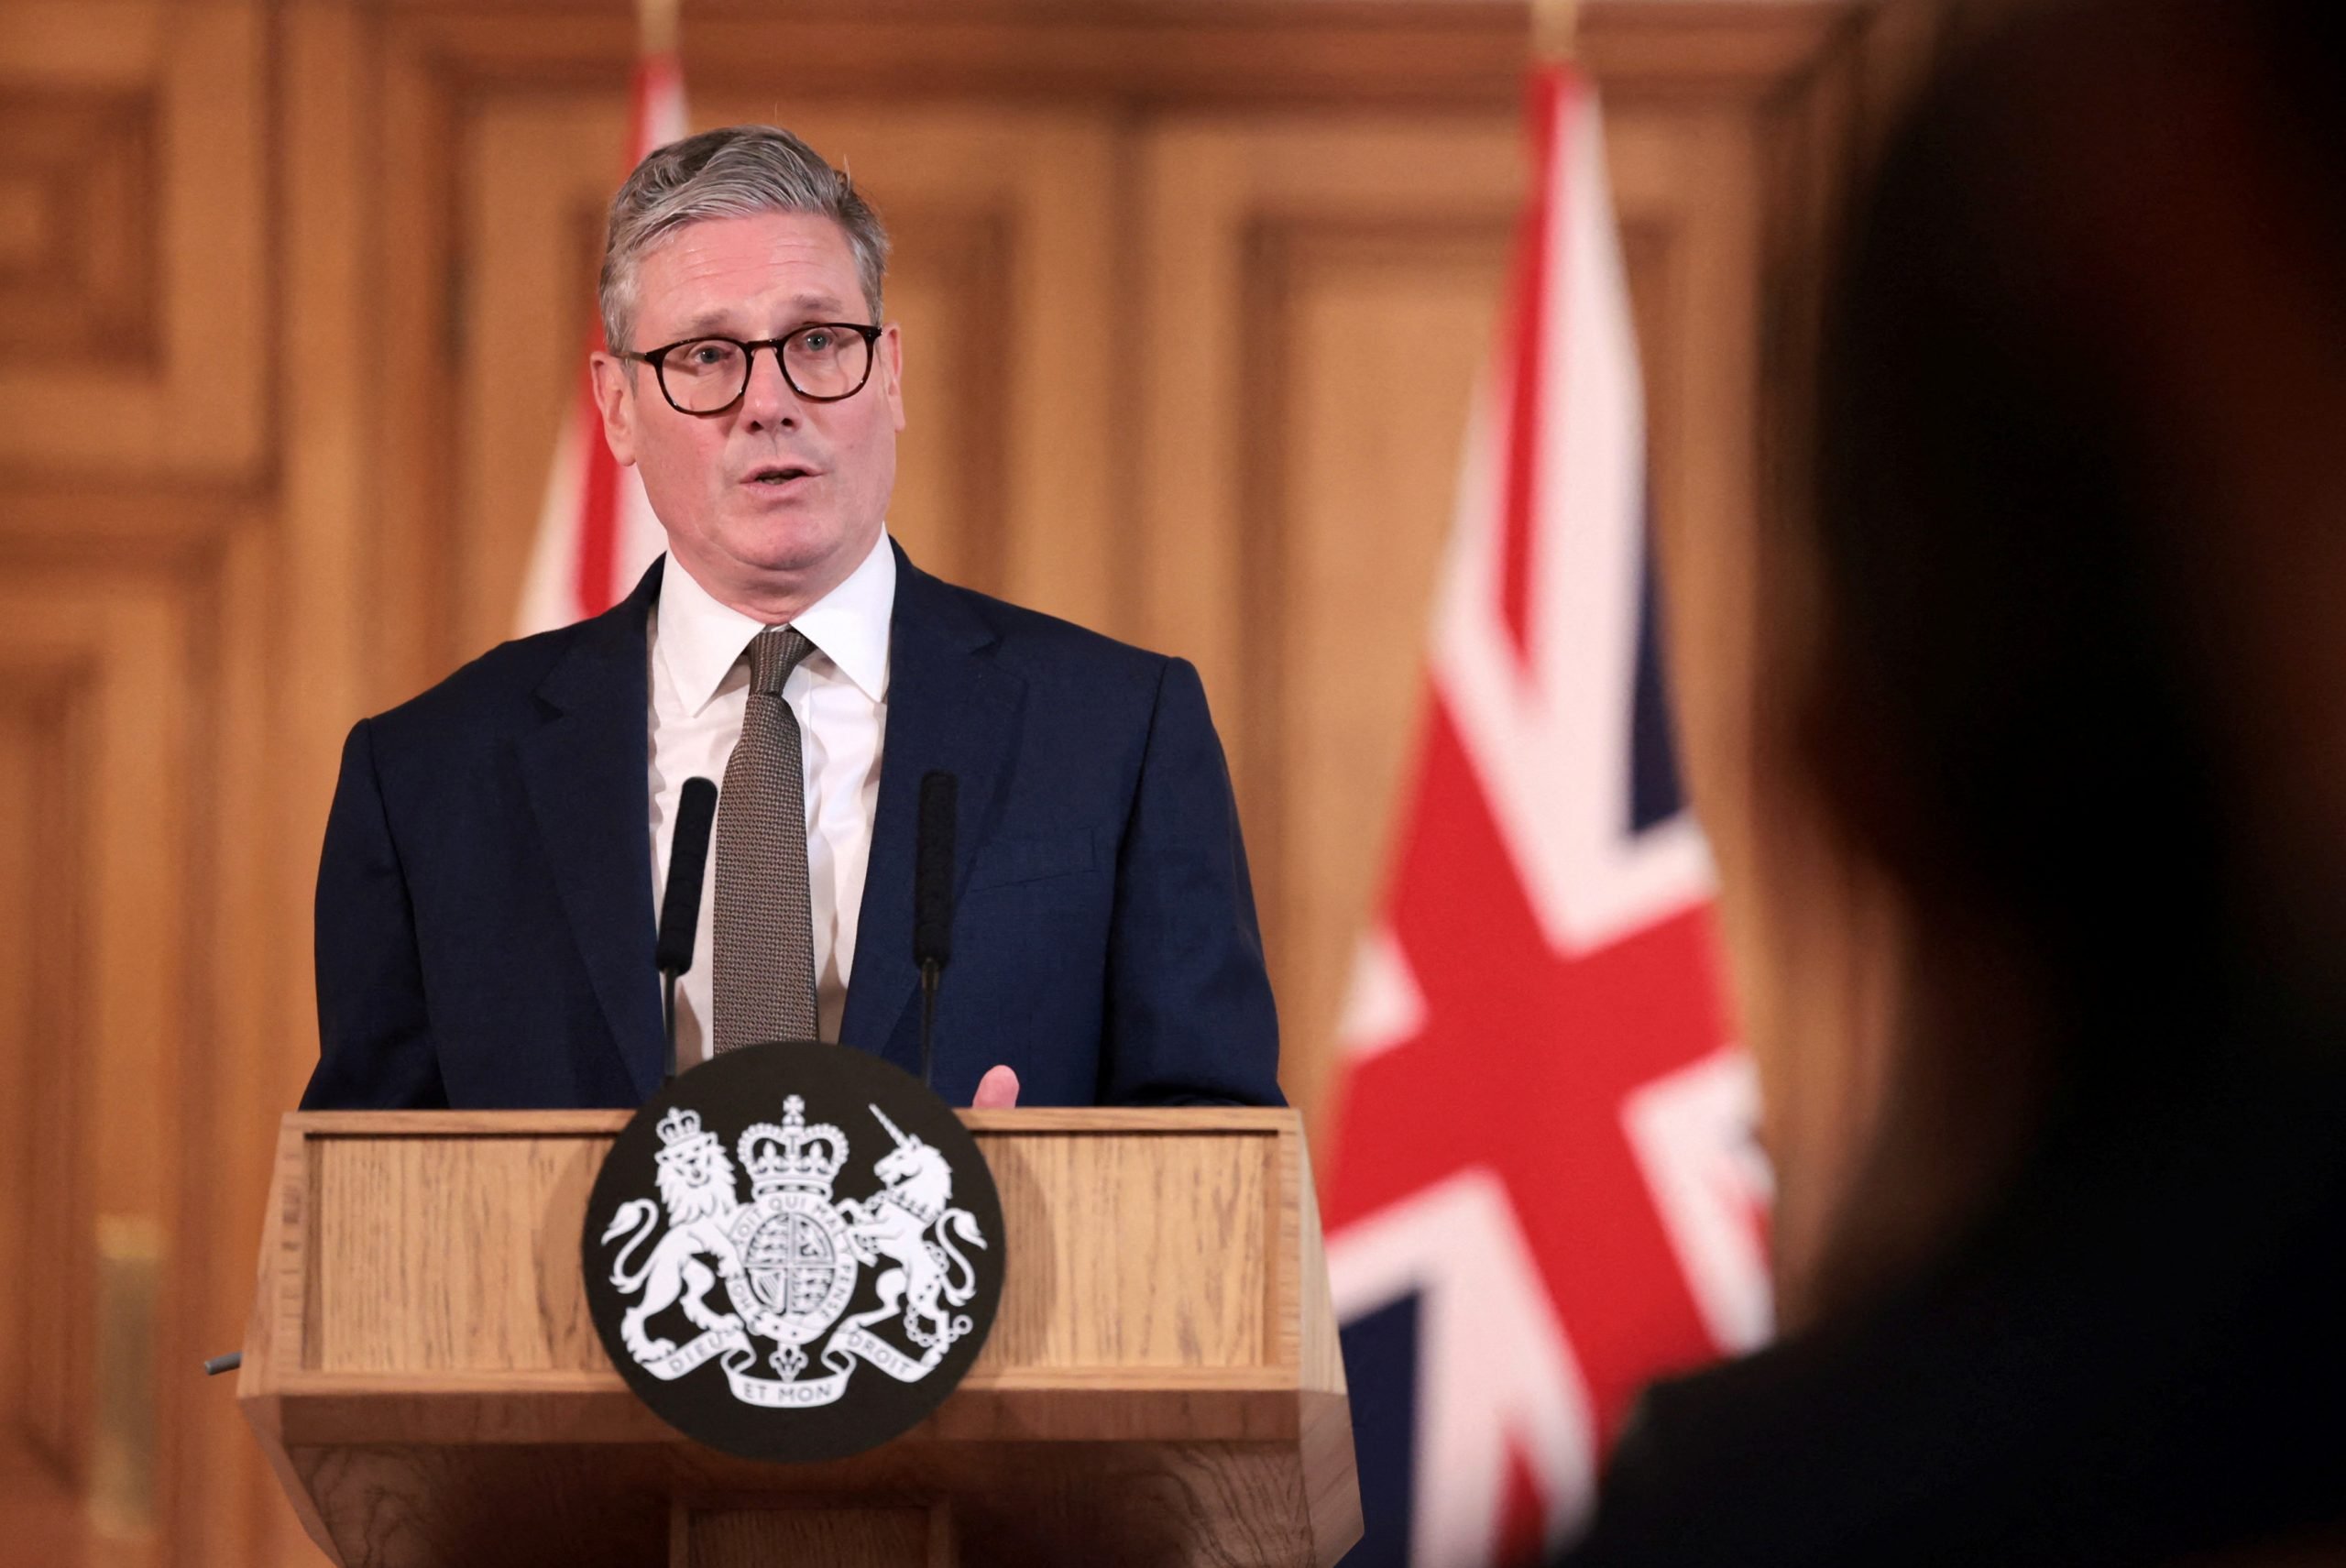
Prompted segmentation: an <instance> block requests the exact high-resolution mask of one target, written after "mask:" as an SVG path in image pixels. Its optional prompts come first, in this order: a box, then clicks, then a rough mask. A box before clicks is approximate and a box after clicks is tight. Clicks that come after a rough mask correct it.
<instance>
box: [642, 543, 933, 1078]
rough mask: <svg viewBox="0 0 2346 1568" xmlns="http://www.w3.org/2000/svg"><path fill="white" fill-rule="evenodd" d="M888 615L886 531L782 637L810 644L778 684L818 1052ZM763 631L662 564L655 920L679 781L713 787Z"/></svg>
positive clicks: (863, 807) (875, 768) (876, 777)
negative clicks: (791, 721)
mask: <svg viewBox="0 0 2346 1568" xmlns="http://www.w3.org/2000/svg"><path fill="white" fill-rule="evenodd" d="M895 604H896V554H895V552H894V551H893V549H891V548H890V547H889V544H888V535H887V532H886V531H885V530H882V532H881V535H880V539H879V542H878V543H876V544H874V545H873V546H872V553H871V554H869V555H867V556H865V557H864V559H863V563H862V565H859V566H857V567H856V569H855V570H854V571H853V572H852V573H850V575H849V576H848V579H847V580H846V581H845V582H843V583H841V584H840V585H839V587H836V588H833V589H832V590H831V591H830V592H829V593H828V595H826V596H825V597H824V598H821V599H819V600H817V602H816V603H815V604H814V605H812V606H811V607H809V608H808V609H807V610H806V613H805V614H804V615H801V616H800V617H799V618H798V619H797V620H795V621H794V622H792V623H791V624H793V625H795V626H796V627H797V628H798V630H800V631H801V632H803V633H804V634H805V635H806V640H807V641H810V642H812V643H813V644H814V645H815V652H812V653H810V654H808V655H807V657H806V660H805V661H804V662H803V663H800V664H799V666H798V667H797V668H796V669H795V670H793V671H791V672H790V676H789V678H788V679H787V680H785V681H784V683H783V687H782V696H783V700H784V701H785V702H787V703H789V704H790V711H791V713H792V715H793V716H794V717H795V718H797V720H798V733H799V736H800V739H801V747H800V750H801V751H802V753H803V754H804V756H805V758H806V877H807V883H808V889H807V891H808V892H809V893H810V894H812V895H813V901H814V928H815V1004H816V1014H817V1026H818V1030H819V1032H820V1034H821V1035H822V1037H823V1038H824V1039H826V1040H837V1039H838V1038H839V1017H840V1014H843V1013H844V1012H845V1011H846V1009H847V987H848V977H849V975H850V972H851V971H852V970H854V968H855V927H856V920H857V917H858V916H860V915H861V913H862V909H863V873H864V869H865V866H866V864H867V863H868V862H869V861H870V859H871V853H872V814H873V811H874V810H875V808H876V807H877V806H878V804H879V797H880V745H881V738H882V736H883V735H884V734H885V733H886V731H887V724H888V625H889V617H890V615H891V614H892V613H893V610H894V609H895ZM763 630H766V628H765V626H764V625H763V624H762V623H761V622H759V621H756V620H751V618H750V617H748V616H746V615H743V614H741V613H740V611H738V610H734V609H728V608H727V607H726V606H724V605H722V604H719V603H718V601H717V600H716V599H714V598H710V597H709V594H708V591H707V589H706V588H703V587H701V586H700V584H699V583H697V582H696V581H694V580H693V576H692V574H691V573H689V572H687V571H685V568H684V567H683V566H682V565H680V564H679V563H678V562H677V561H676V559H675V557H674V556H673V555H671V556H670V557H669V558H668V565H667V566H666V567H665V568H664V569H663V571H662V573H661V575H660V600H659V603H657V604H656V605H654V606H653V607H652V628H651V642H652V780H651V784H652V788H651V795H652V900H653V903H654V908H653V911H652V918H653V919H655V920H657V919H658V918H659V911H658V908H657V904H658V901H659V899H660V897H661V895H662V892H663V889H665V888H666V886H667V884H668V840H669V838H670V836H671V835H672V834H673V833H674V822H675V819H676V803H677V800H678V799H679V797H680V796H681V795H683V793H684V787H685V780H686V779H688V778H693V777H695V776H698V777H701V778H706V779H707V780H708V781H709V782H710V783H711V784H716V785H718V789H719V792H720V795H719V799H718V810H719V813H720V814H721V813H722V811H723V808H724V802H723V798H722V790H723V787H724V784H725V764H726V763H727V762H729V761H730V760H731V758H732V755H733V747H734V743H735V742H737V741H738V740H740V738H741V718H742V714H743V713H744V711H745V710H746V709H747V708H748V706H749V690H750V660H749V649H750V642H751V639H752V638H754V637H756V636H757V635H758V633H759V632H761V631H763ZM716 885H717V843H716V839H715V836H714V835H713V834H712V835H711V837H710V840H709V851H708V868H707V873H706V874H705V875H704V876H703V878H702V880H701V894H700V923H699V927H698V928H697V930H696V933H695V935H694V938H693V967H692V968H691V969H689V970H686V971H685V976H684V978H683V980H681V981H678V982H677V985H676V1063H677V1067H678V1069H680V1070H681V1069H684V1068H685V1067H689V1066H691V1065H693V1064H695V1063H696V1062H699V1061H701V1060H703V1059H705V1058H707V1054H708V1049H707V1039H708V1032H709V1005H710V999H711V995H712V992H713V990H714V982H713V972H714V970H715V967H716V958H717V950H716V945H715V943H714V942H713V941H712V940H711V939H710V936H709V927H710V926H711V924H712V922H713V920H714V917H715V909H716V905H717V895H716V893H715V888H716Z"/></svg>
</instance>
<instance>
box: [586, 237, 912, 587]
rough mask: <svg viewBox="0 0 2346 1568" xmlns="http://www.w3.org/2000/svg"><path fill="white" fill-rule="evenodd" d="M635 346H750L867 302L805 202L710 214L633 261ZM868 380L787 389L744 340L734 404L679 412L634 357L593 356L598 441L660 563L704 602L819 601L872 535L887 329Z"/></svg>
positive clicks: (889, 468) (887, 462)
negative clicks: (816, 394) (642, 498)
mask: <svg viewBox="0 0 2346 1568" xmlns="http://www.w3.org/2000/svg"><path fill="white" fill-rule="evenodd" d="M636 301H637V304H636V313H635V330H634V334H633V335H634V339H635V341H634V342H632V343H630V344H626V345H615V346H623V347H626V348H630V349H634V350H636V351H638V352H641V351H643V350H646V349H652V348H658V347H661V346H663V345H666V344H671V343H674V342H676V341H677V340H678V339H680V338H688V337H695V336H699V335H703V334H708V335H715V336H721V337H731V338H737V339H740V340H741V341H743V342H751V341H755V340H758V339H761V338H779V337H784V336H786V335H788V334H790V333H791V332H792V331H793V330H795V328H797V327H800V326H803V325H805V324H806V323H809V322H826V321H828V322H860V321H862V320H864V319H865V318H866V317H867V315H868V314H869V309H868V307H867V306H866V305H865V303H864V300H863V291H862V288H861V285H860V283H859V282H858V280H857V278H856V271H855V256H854V253H853V252H852V251H851V250H850V248H849V247H848V242H847V235H846V233H845V232H844V231H843V230H842V229H841V228H840V227H839V225H838V224H836V223H834V222H832V221H831V220H830V219H829V218H827V217H822V216H819V215H817V214H807V213H762V214H757V215H756V216H753V217H742V218H711V219H708V220H706V221H704V222H701V223H696V224H691V225H686V226H685V227H684V228H682V229H679V230H678V231H677V232H676V233H675V234H674V235H673V236H670V237H669V238H668V239H667V240H665V241H664V242H663V243H662V244H661V245H660V246H659V247H657V248H656V249H654V250H653V251H652V252H651V254H649V255H647V256H645V257H644V258H643V259H642V261H641V264H640V265H639V266H638V268H637V269H636ZM872 356H873V362H872V377H871V379H870V380H869V381H867V382H866V383H865V384H864V387H863V389H862V390H861V391H859V392H857V393H856V394H855V395H854V396H853V397H851V398H848V399H845V400H841V401H839V402H828V403H817V402H808V401H806V400H804V399H802V398H800V397H799V396H798V395H797V394H796V393H795V392H794V391H792V390H791V389H790V384H789V382H787V381H785V380H784V378H783V376H782V370H781V367H780V366H778V365H777V364H776V363H775V360H774V356H773V351H772V350H770V349H760V350H759V351H758V353H757V356H756V360H755V363H754V366H753V368H752V370H751V376H750V388H749V390H748V391H747V392H746V393H744V394H743V395H742V397H741V400H740V401H739V402H737V403H735V404H734V405H733V406H732V407H730V408H729V409H726V410H725V411H722V412H720V413H714V414H687V413H679V412H678V411H676V410H675V409H674V408H672V407H670V406H669V404H668V400H667V399H666V398H664V397H663V396H662V395H661V392H660V383H659V379H658V378H657V377H656V376H655V375H654V374H653V373H652V367H650V366H648V365H640V364H639V365H632V366H629V367H625V368H626V369H628V370H631V371H632V372H633V375H632V378H631V379H630V376H628V375H627V374H625V373H624V372H623V369H622V367H621V366H620V365H619V362H618V361H616V360H614V359H612V358H611V357H610V356H608V355H597V356H596V358H595V387H596V392H597V400H598V401H599V402H600V404H601V407H602V413H603V427H604V430H605V432H606V433H608V436H609V438H610V444H611V451H612V452H613V454H614V455H617V456H618V458H619V461H620V462H621V463H631V464H633V465H635V466H636V468H637V469H638V470H639V471H640V472H641V474H642V476H643V488H644V491H645V493H646V494H647V495H648V496H649V497H650V498H651V501H652V510H653V512H655V513H656V514H658V516H659V519H660V521H661V523H662V524H663V526H664V527H665V528H666V529H667V532H668V545H669V548H670V549H671V550H672V551H673V552H674V554H675V556H676V559H677V560H678V561H679V562H681V563H683V565H684V566H685V569H686V570H687V571H689V572H691V573H692V575H693V576H694V577H695V578H696V580H698V581H699V583H700V584H701V586H702V587H706V588H707V589H708V590H709V591H710V593H712V594H714V595H715V596H716V597H717V598H719V599H720V600H723V601H725V602H726V603H729V604H731V605H732V606H734V608H736V609H742V610H744V611H746V612H748V613H751V614H757V613H758V609H757V607H759V606H772V605H776V604H787V605H790V606H793V607H795V608H793V609H791V611H790V613H795V610H796V609H803V608H804V607H805V606H806V604H809V603H812V602H813V601H814V600H815V599H817V598H821V597H822V596H823V595H824V594H826V593H828V592H829V591H830V590H831V589H832V588H833V587H837V586H838V585H839V583H840V582H841V581H843V580H844V579H845V578H846V576H848V574H849V573H850V572H852V571H853V570H854V569H855V567H856V565H858V564H859V563H860V562H861V561H862V559H863V557H864V556H865V554H868V553H869V552H870V550H871V548H872V542H873V541H874V540H875V539H877V538H878V537H879V533H880V525H881V522H882V519H883V518H884V517H885V516H886V514H887V509H888V496H889V493H890V491H891V490H893V488H894V487H895V482H896V433H897V432H898V431H900V430H902V429H904V390H903V386H902V382H901V379H900V374H901V371H902V368H903V349H902V346H901V345H900V342H899V339H898V335H897V330H896V328H895V327H894V326H893V325H892V326H890V327H889V328H888V329H887V331H886V332H885V333H884V334H882V336H881V338H880V340H879V341H878V342H877V343H876V344H874V345H872Z"/></svg>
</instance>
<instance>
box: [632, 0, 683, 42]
mask: <svg viewBox="0 0 2346 1568" xmlns="http://www.w3.org/2000/svg"><path fill="white" fill-rule="evenodd" d="M682 8H683V0H635V26H636V38H637V42H638V43H639V44H640V45H641V48H642V49H643V52H644V53H645V54H647V55H658V54H674V53H675V52H676V33H677V22H676V13H677V12H678V11H679V10H680V9H682Z"/></svg>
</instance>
